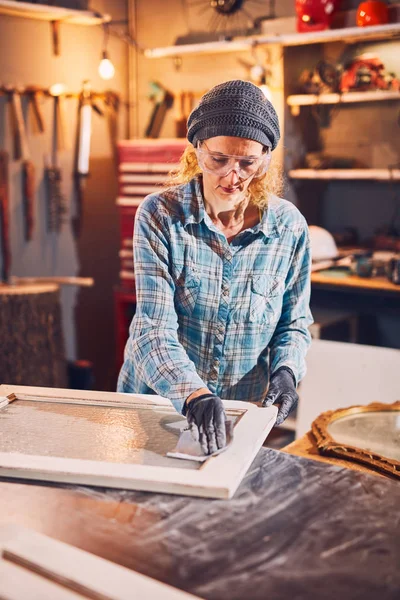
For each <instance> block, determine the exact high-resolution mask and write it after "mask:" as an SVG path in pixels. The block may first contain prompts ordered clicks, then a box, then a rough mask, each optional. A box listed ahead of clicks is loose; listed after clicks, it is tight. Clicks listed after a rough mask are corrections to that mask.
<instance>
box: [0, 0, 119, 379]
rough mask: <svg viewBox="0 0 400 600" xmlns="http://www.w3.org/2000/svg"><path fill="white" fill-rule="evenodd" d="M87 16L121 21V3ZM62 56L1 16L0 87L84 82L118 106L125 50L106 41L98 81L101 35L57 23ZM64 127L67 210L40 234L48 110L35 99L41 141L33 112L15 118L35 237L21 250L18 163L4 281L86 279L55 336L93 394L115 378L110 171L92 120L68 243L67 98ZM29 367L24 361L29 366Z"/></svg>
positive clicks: (112, 1) (72, 292) (2, 121)
mask: <svg viewBox="0 0 400 600" xmlns="http://www.w3.org/2000/svg"><path fill="white" fill-rule="evenodd" d="M91 8H92V9H94V10H98V11H99V12H108V13H111V14H112V17H113V18H114V19H124V18H126V0H93V1H92V2H91ZM60 36H61V37H60V47H61V56H58V57H56V56H54V55H53V51H52V40H51V34H50V25H49V24H48V23H47V22H43V21H37V20H30V19H25V18H17V17H9V16H4V15H1V16H0V81H1V82H2V83H3V84H10V85H19V86H22V87H25V86H27V85H29V84H34V85H38V86H43V87H49V86H51V85H52V84H54V83H58V82H59V83H64V84H65V85H66V86H67V88H68V91H70V92H79V91H80V89H81V86H82V82H83V80H85V79H89V80H90V82H91V86H92V89H93V90H95V91H104V90H106V89H112V90H113V91H115V92H117V93H119V94H121V97H122V99H123V100H124V101H126V91H127V81H128V77H127V46H126V44H124V43H123V42H122V41H121V40H118V39H115V38H113V37H111V38H110V40H109V51H110V54H111V55H112V60H113V63H114V65H115V68H116V74H115V77H114V79H112V80H111V81H110V82H106V81H103V80H102V79H101V78H100V77H99V75H98V72H97V69H98V65H99V61H100V55H101V50H102V42H103V31H102V28H101V27H100V26H90V27H86V26H80V25H68V24H67V23H63V24H62V25H61V27H60ZM65 102H66V104H67V126H68V134H69V138H70V141H71V149H70V150H65V151H62V152H61V153H60V155H59V161H60V165H61V167H62V171H63V190H64V193H65V196H66V198H67V202H68V211H69V214H68V218H67V222H66V223H65V225H64V226H63V228H62V231H61V232H60V233H59V234H57V233H48V232H47V226H46V193H45V185H44V178H43V167H44V161H45V159H46V158H48V157H49V156H50V150H51V135H52V127H53V125H52V119H53V112H52V111H53V102H52V100H51V99H44V100H43V105H42V108H43V113H44V117H45V126H46V129H45V132H44V133H38V132H37V131H35V128H34V126H33V120H32V115H31V111H30V110H29V111H28V115H27V114H26V113H27V106H26V99H23V110H24V113H25V118H26V121H27V129H28V141H29V147H30V150H31V154H32V160H33V162H34V163H35V168H36V190H35V202H36V207H35V213H34V216H35V230H34V233H33V239H32V241H30V242H25V241H24V232H23V211H22V194H21V162H20V161H12V162H11V171H10V197H11V206H10V223H11V231H10V234H11V253H12V265H11V275H17V276H55V275H80V276H88V277H94V279H95V286H94V287H93V288H89V289H88V288H81V289H76V288H73V287H64V288H62V291H61V294H62V311H63V327H64V335H65V342H66V351H67V357H68V358H69V359H75V358H85V359H90V360H92V361H93V362H94V366H95V379H96V382H95V383H96V387H99V388H100V389H108V388H109V387H110V385H111V381H112V379H113V377H114V373H113V368H114V364H115V362H114V320H113V314H114V313H113V285H114V284H115V283H116V281H117V278H118V222H117V213H116V210H115V197H116V194H117V186H116V176H115V168H114V163H113V154H112V147H111V142H110V137H109V132H108V125H107V120H106V119H105V118H102V117H100V116H99V115H97V114H96V113H93V121H92V122H93V129H92V143H91V160H90V176H89V178H88V180H87V184H86V191H85V199H84V209H83V223H82V231H81V235H80V238H79V239H78V240H77V241H76V240H75V239H74V237H73V233H72V229H71V216H73V215H74V214H75V197H74V192H73V182H72V173H73V170H74V151H75V142H76V126H77V111H78V102H77V100H75V99H66V100H65ZM119 136H120V137H126V136H127V130H126V109H125V107H124V105H122V107H121V110H120V115H119ZM0 147H1V148H4V149H7V150H8V151H9V153H10V155H11V154H12V148H13V143H12V134H11V117H10V106H9V105H8V103H7V101H6V98H5V97H4V96H3V97H0ZM27 360H29V357H27Z"/></svg>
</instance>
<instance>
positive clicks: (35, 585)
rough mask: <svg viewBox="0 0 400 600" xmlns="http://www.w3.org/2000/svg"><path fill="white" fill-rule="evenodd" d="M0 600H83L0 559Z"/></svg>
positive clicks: (57, 585) (55, 584)
mask: <svg viewBox="0 0 400 600" xmlns="http://www.w3.org/2000/svg"><path fill="white" fill-rule="evenodd" d="M0 598H1V600H28V599H29V600H83V596H82V595H81V594H78V593H75V592H72V591H70V590H68V589H66V588H64V587H61V586H60V585H59V584H58V583H53V582H52V581H49V580H48V579H44V578H43V577H42V576H40V575H37V574H36V573H32V572H31V571H28V570H27V569H25V568H24V567H19V566H17V565H15V564H14V563H12V562H9V561H5V560H2V559H1V558H0Z"/></svg>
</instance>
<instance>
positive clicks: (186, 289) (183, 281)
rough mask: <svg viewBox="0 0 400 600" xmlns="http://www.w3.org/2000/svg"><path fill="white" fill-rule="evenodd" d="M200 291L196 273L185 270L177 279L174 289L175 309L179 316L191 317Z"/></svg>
mask: <svg viewBox="0 0 400 600" xmlns="http://www.w3.org/2000/svg"><path fill="white" fill-rule="evenodd" d="M199 290H200V277H199V275H198V273H196V272H195V271H193V270H191V269H189V268H187V269H185V270H184V272H183V274H182V275H181V277H180V278H179V281H178V282H177V285H176V289H175V298H174V300H175V308H176V311H177V312H178V313H180V314H183V315H186V316H189V317H190V316H191V315H192V313H193V311H194V308H195V306H196V302H197V296H198V295H199Z"/></svg>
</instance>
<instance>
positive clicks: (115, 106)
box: [104, 91, 120, 164]
mask: <svg viewBox="0 0 400 600" xmlns="http://www.w3.org/2000/svg"><path fill="white" fill-rule="evenodd" d="M104 103H105V105H106V107H107V119H108V130H109V133H110V140H111V148H112V152H113V156H114V161H115V164H117V162H118V148H117V140H118V112H119V107H120V97H119V95H118V94H116V93H115V92H111V91H107V92H106V93H105V99H104Z"/></svg>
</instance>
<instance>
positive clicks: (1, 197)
mask: <svg viewBox="0 0 400 600" xmlns="http://www.w3.org/2000/svg"><path fill="white" fill-rule="evenodd" d="M8 162H9V157H8V153H7V152H5V151H4V150H0V224H1V230H0V232H1V255H2V269H1V280H2V281H3V282H4V283H7V281H8V276H9V270H10V264H11V252H10V239H9V228H8V210H9V209H8Z"/></svg>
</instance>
